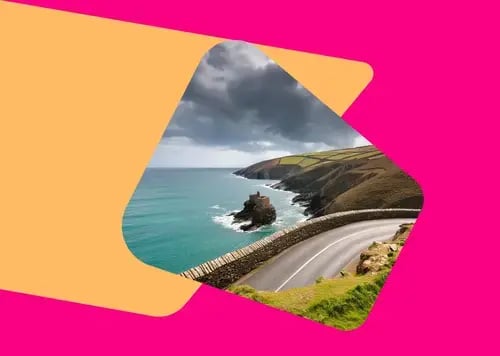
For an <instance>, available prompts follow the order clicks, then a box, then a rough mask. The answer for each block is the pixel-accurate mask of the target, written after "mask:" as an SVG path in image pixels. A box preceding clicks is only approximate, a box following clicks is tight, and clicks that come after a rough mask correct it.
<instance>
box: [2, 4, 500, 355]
mask: <svg viewBox="0 0 500 356" xmlns="http://www.w3.org/2000/svg"><path fill="white" fill-rule="evenodd" d="M21 2H25V3H32V4H37V5H40V6H45V7H53V8H59V9H64V10H69V11H74V12H81V13H87V14H92V15H98V16H102V17H109V18H115V19H123V20H126V21H131V22H137V23H144V24H151V25H155V26H161V27H167V28H173V29H181V30H187V31H190V32H198V33H204V34H210V35H216V36H220V37H225V38H230V39H241V40H247V41H251V42H255V43H260V44H267V45H272V46H277V47H284V48H290V49H297V50H303V51H309V52H315V53H321V54H326V55H331V56H338V57H344V58H352V59H357V60H362V61H366V62H368V63H370V64H371V65H372V67H373V69H374V72H375V76H374V80H373V82H372V83H371V84H370V86H369V87H368V88H367V89H366V90H365V92H364V93H363V94H362V95H361V97H360V98H359V99H358V100H357V102H355V104H354V105H353V106H352V107H351V109H350V110H349V111H348V112H347V113H346V114H345V115H344V117H345V119H346V120H347V121H348V122H349V123H350V124H351V125H352V126H353V127H355V128H356V129H358V130H359V131H360V132H361V133H362V134H363V135H364V136H365V137H367V138H368V139H369V140H370V141H372V142H373V143H374V144H375V145H376V146H378V147H379V148H380V149H382V150H383V151H384V152H386V153H387V154H388V156H389V157H390V158H392V159H393V160H395V162H396V163H398V164H399V165H400V167H402V168H403V169H405V170H406V171H407V172H408V173H410V174H411V175H412V176H413V177H414V178H415V179H417V180H418V181H419V182H420V184H421V185H422V188H423V190H424V193H425V207H424V209H423V211H422V214H421V217H420V220H419V223H418V224H417V226H416V227H415V229H414V232H413V234H412V236H411V238H410V240H409V242H408V244H407V245H406V248H405V250H404V251H403V253H402V255H401V256H400V259H399V260H398V262H397V264H396V267H395V268H394V270H393V272H392V273H391V275H390V278H389V280H388V283H387V284H386V286H385V287H384V288H383V290H382V292H381V294H380V297H379V299H378V301H377V303H376V304H375V306H374V309H373V311H372V313H371V314H370V316H369V318H368V320H367V322H366V323H365V324H364V325H363V326H362V327H361V328H359V329H357V330H355V331H353V332H341V331H337V330H335V329H332V328H328V327H324V326H322V325H319V324H316V323H314V322H309V321H306V320H302V319H300V318H298V317H295V316H293V315H289V314H287V313H284V312H279V311H276V310H274V309H271V308H269V307H266V306H263V305H260V304H257V303H254V302H251V301H248V300H245V299H243V298H239V297H236V296H233V295H230V294H228V293H224V292H222V291H219V290H216V289H213V288H210V287H206V286H203V287H202V288H201V289H200V290H199V291H198V293H196V294H195V296H194V297H193V298H192V299H191V300H190V302H189V303H188V304H187V305H186V307H185V308H184V309H182V310H181V311H180V312H178V313H176V314H175V315H173V316H169V317H165V318H150V317H145V316H140V315H134V314H129V313H123V312H118V311H112V310H106V309H101V308H96V307H91V306H83V305H79V304H74V303H68V302H61V301H55V300H50V299H45V298H39V297H34V296H26V295H20V294H16V293H10V292H6V291H4V292H0V313H1V314H0V315H1V317H0V318H1V323H0V353H1V354H13V353H23V352H24V353H30V354H56V353H61V354H76V353H77V352H78V351H79V352H82V353H84V354H97V353H99V354H101V353H109V354H126V353H127V352H130V353H131V352H135V353H140V354H145V355H149V354H169V353H174V349H175V350H179V351H178V352H179V353H181V352H182V353H184V354H187V355H191V354H198V353H202V354H205V353H208V354H212V353H214V354H216V353H217V354H245V353H249V354H256V355H260V354H277V355H278V354H287V355H295V354H311V355H314V354H316V353H318V354H325V353H328V354H330V353H331V354H341V353H348V354H351V355H352V354H364V355H374V354H381V355H386V356H388V355H401V354H416V355H418V354H423V353H425V354H436V353H443V354H472V353H473V354H497V353H498V352H499V349H498V341H497V339H495V336H498V333H496V332H495V329H494V326H495V324H496V318H497V317H498V316H499V313H498V309H499V308H498V305H497V299H498V297H497V295H496V294H495V286H496V283H497V282H498V273H497V272H496V269H495V268H494V267H495V265H497V263H496V261H495V258H498V252H497V251H498V246H499V243H498V238H499V235H500V234H499V233H498V227H496V228H495V226H494V225H493V224H492V223H494V222H496V221H497V220H496V219H495V217H496V216H495V217H494V216H493V215H494V213H496V209H495V208H494V207H493V208H492V209H489V208H488V207H489V206H493V204H494V203H495V202H496V197H497V196H498V192H497V191H498V188H495V186H494V185H496V184H497V181H498V179H497V178H496V177H495V175H494V174H492V171H491V170H492V169H494V168H495V165H494V163H496V162H498V158H496V159H495V158H494V157H493V154H494V146H495V145H494V144H495V143H496V142H495V141H496V139H497V132H498V131H496V130H495V122H494V120H493V119H494V118H495V119H497V118H498V117H499V115H498V104H496V102H497V101H498V95H497V94H496V92H497V91H498V89H497V87H496V83H497V82H498V72H497V69H496V68H495V67H494V66H496V63H498V62H497V58H494V57H493V56H494V54H493V52H494V51H493V49H494V48H495V46H498V45H494V43H495V42H496V41H497V40H498V38H497V39H496V41H495V37H494V36H498V35H495V33H498V29H497V28H494V27H493V20H494V18H495V17H496V16H498V13H497V12H496V10H495V9H494V8H493V7H494V5H484V4H482V3H481V2H480V1H475V2H469V1H465V2H461V4H457V3H451V2H450V5H446V4H439V3H438V2H432V1H419V2H418V3H415V4H413V3H410V2H408V3H407V4H404V2H400V3H398V4H396V5H391V6H388V5H382V4H376V3H377V2H375V1H363V2H361V1H331V2H325V3H324V4H322V3H320V2H319V1H311V0H310V1H308V2H307V3H306V4H301V5H298V4H297V5H295V6H291V4H293V2H291V1H287V2H283V4H273V3H271V2H270V1H252V2H249V3H246V4H245V5H243V3H241V4H240V3H239V2H238V1H235V0H232V1H218V2H215V1H211V2H205V3H204V4H197V3H196V2H195V1H187V0H185V1H182V2H181V1H179V2H175V4H174V3H173V2H170V1H151V0H147V1H145V0H142V1H139V0H129V1H128V4H125V2H121V1H83V0H82V1H56V0H52V1H51V0H33V1H29V0H27V1H21ZM328 3H330V4H329V5H327V4H328ZM441 3H442V2H441ZM491 3H492V4H493V3H494V2H493V1H492V2H491ZM238 4H240V6H238ZM489 48H492V50H489ZM488 52H491V53H488ZM488 105H489V106H488ZM486 172H488V173H486ZM495 215H496V214H495ZM492 225H493V226H492ZM2 273H5V271H4V272H2ZM173 292H174V291H173ZM145 297H146V298H147V296H145ZM2 349H3V350H4V351H1V350H2ZM7 350H10V352H5V351H7Z"/></svg>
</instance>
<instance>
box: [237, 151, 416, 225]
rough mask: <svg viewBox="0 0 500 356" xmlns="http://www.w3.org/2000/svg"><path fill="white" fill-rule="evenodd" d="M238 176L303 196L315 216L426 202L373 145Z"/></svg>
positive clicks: (270, 164) (286, 160) (277, 162)
mask: <svg viewBox="0 0 500 356" xmlns="http://www.w3.org/2000/svg"><path fill="white" fill-rule="evenodd" d="M234 173H235V174H237V175H241V176H244V177H246V178H250V179H276V180H280V181H281V182H280V183H278V184H276V185H275V186H274V187H275V188H278V189H284V190H290V191H293V192H296V193H299V196H297V197H296V198H295V201H296V202H300V203H302V204H303V205H304V207H305V208H306V213H308V214H310V215H312V216H321V215H325V214H330V213H334V212H338V211H345V210H356V209H371V208H421V207H422V204H423V196H422V192H421V189H420V187H419V186H418V184H417V183H416V182H415V181H414V180H413V179H411V178H410V177H409V176H408V175H406V174H405V173H404V172H402V171H401V170H400V169H399V168H398V167H397V166H396V165H395V164H394V163H392V162H391V161H390V160H389V159H388V158H387V157H386V156H385V155H383V154H382V153H381V152H380V151H379V150H377V149H376V148H375V147H374V146H363V147H357V148H351V149H342V150H332V151H323V152H310V153H304V154H300V155H293V156H286V157H280V158H276V159H272V160H267V161H263V162H259V163H256V164H254V165H251V166H249V167H247V168H244V169H240V170H238V171H236V172H234Z"/></svg>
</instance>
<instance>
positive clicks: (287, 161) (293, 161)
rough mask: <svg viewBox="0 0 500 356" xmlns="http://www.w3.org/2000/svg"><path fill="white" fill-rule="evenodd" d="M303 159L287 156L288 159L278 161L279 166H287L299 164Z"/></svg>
mask: <svg viewBox="0 0 500 356" xmlns="http://www.w3.org/2000/svg"><path fill="white" fill-rule="evenodd" d="M303 159H304V157H302V156H288V157H283V158H281V159H280V163H279V164H283V165H289V164H299V163H300V161H302V160H303Z"/></svg>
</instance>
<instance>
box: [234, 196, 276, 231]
mask: <svg viewBox="0 0 500 356" xmlns="http://www.w3.org/2000/svg"><path fill="white" fill-rule="evenodd" d="M231 215H232V216H233V217H234V220H233V224H234V223H241V222H243V221H250V223H249V224H245V225H242V226H241V227H240V229H241V230H243V231H252V230H255V229H258V228H259V227H261V226H263V225H269V224H272V223H273V222H274V221H275V220H276V209H275V208H274V206H273V205H272V204H271V202H270V200H269V197H266V196H263V195H260V193H259V192H257V194H251V195H250V197H249V199H248V200H247V201H245V202H244V203H243V210H241V211H239V212H237V213H232V214H231Z"/></svg>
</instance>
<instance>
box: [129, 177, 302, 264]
mask: <svg viewBox="0 0 500 356" xmlns="http://www.w3.org/2000/svg"><path fill="white" fill-rule="evenodd" d="M235 170H236V169H184V168H183V169H177V168H176V169H172V168H150V169H147V170H146V172H145V173H144V175H143V177H142V179H141V182H140V183H139V186H138V187H137V189H136V191H135V193H134V196H133V197H132V199H131V201H130V203H129V205H128V207H127V209H126V212H125V215H124V218H123V234H124V236H125V240H126V243H127V245H128V247H129V248H130V250H131V251H132V252H133V253H134V255H135V256H137V257H138V258H139V259H141V260H142V261H143V262H145V263H147V264H150V265H153V266H156V267H159V268H161V269H164V270H167V271H170V272H174V273H179V272H182V271H184V270H186V269H189V268H191V267H193V266H196V265H198V264H200V263H203V262H205V261H208V260H211V259H213V258H216V257H218V256H220V255H223V254H224V253H227V252H230V251H233V250H235V249H238V248H240V247H244V246H246V245H248V244H251V243H252V242H255V241H257V240H259V239H262V238H263V237H265V236H267V235H269V234H271V233H273V232H275V231H278V230H280V229H283V228H286V227H289V226H291V225H294V224H296V223H297V222H299V221H303V220H305V216H304V215H303V214H302V211H303V208H301V207H298V206H295V205H292V204H291V199H292V198H293V197H294V196H295V194H294V193H290V192H284V191H278V190H274V189H271V188H269V187H266V186H265V185H266V184H271V183H274V182H276V181H272V180H251V179H245V178H241V177H237V176H235V175H233V174H231V173H232V172H233V171H235ZM257 190H259V191H260V192H261V194H262V195H267V196H269V197H270V199H271V203H272V204H273V205H274V206H275V208H276V213H277V219H276V222H275V223H274V224H273V225H271V226H268V227H265V228H261V229H260V230H257V231H254V232H242V231H239V230H238V225H232V224H231V221H232V218H231V217H228V216H227V214H228V213H230V212H232V211H236V210H241V209H242V208H243V202H244V201H245V200H246V199H248V195H249V194H252V193H255V192H256V191H257Z"/></svg>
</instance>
